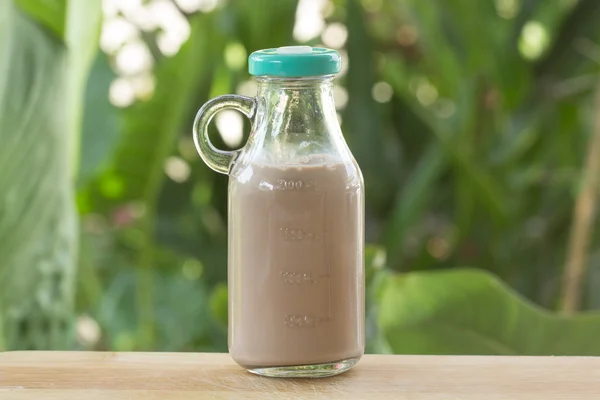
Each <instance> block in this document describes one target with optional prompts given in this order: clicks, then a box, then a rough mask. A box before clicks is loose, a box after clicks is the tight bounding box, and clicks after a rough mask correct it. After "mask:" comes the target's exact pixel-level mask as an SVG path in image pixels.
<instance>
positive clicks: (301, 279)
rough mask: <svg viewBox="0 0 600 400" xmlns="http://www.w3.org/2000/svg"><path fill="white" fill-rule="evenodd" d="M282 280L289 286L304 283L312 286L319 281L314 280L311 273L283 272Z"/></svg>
mask: <svg viewBox="0 0 600 400" xmlns="http://www.w3.org/2000/svg"><path fill="white" fill-rule="evenodd" d="M280 274H281V279H283V282H285V283H289V284H292V285H294V284H297V285H300V284H303V283H307V284H312V283H316V282H317V281H316V280H314V279H313V278H312V277H311V275H310V273H302V272H287V271H285V272H281V273H280Z"/></svg>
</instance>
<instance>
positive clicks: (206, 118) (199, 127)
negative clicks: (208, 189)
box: [194, 94, 256, 174]
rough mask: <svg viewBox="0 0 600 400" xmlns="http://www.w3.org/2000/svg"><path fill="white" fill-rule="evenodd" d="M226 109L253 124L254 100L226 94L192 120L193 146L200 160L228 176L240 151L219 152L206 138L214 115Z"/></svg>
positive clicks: (203, 108)
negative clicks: (241, 115)
mask: <svg viewBox="0 0 600 400" xmlns="http://www.w3.org/2000/svg"><path fill="white" fill-rule="evenodd" d="M226 109H233V110H237V111H239V112H241V113H242V114H244V115H245V116H246V117H248V118H249V119H250V122H254V121H253V119H254V114H255V111H256V99H255V98H253V97H247V96H239V95H235V94H226V95H223V96H219V97H215V98H214V99H211V100H209V101H208V102H206V104H204V105H203V106H202V108H200V110H199V111H198V114H196V119H195V120H194V144H195V145H196V150H198V154H200V157H202V160H204V162H205V163H206V165H208V166H209V167H210V168H212V169H213V170H215V171H217V172H220V173H222V174H228V173H229V171H230V170H231V166H232V165H233V162H234V161H235V159H236V157H237V156H238V154H239V152H240V150H234V151H226V150H219V149H217V148H216V147H215V146H213V144H212V143H211V142H210V139H209V138H208V124H209V123H210V121H211V119H212V118H213V117H214V116H215V114H216V113H218V112H219V111H222V110H226Z"/></svg>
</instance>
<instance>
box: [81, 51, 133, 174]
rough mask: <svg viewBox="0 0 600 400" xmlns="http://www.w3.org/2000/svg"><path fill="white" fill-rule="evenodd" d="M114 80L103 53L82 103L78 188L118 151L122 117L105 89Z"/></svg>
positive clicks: (97, 60) (89, 80) (99, 56)
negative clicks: (115, 150)
mask: <svg viewBox="0 0 600 400" xmlns="http://www.w3.org/2000/svg"><path fill="white" fill-rule="evenodd" d="M114 78H115V73H114V72H113V70H112V68H111V67H110V65H109V62H108V58H107V56H106V55H105V54H104V53H98V56H97V58H96V61H95V63H94V65H93V67H92V69H91V71H90V76H89V79H88V82H87V86H86V90H85V99H84V100H83V102H84V104H83V107H84V111H83V121H82V129H81V130H82V132H81V146H80V162H79V171H78V184H79V185H85V183H86V182H87V181H88V180H89V179H90V178H92V177H93V176H94V174H95V173H97V172H98V169H99V167H100V166H104V167H106V166H107V165H105V164H107V163H108V162H109V161H110V157H111V155H112V152H113V151H114V149H115V148H116V147H117V143H118V139H119V137H120V136H119V134H120V133H121V131H122V129H121V125H122V118H121V116H122V113H121V112H120V110H118V109H117V108H115V107H114V106H113V105H112V104H110V101H109V99H108V88H109V87H110V83H111V82H112V80H113V79H114Z"/></svg>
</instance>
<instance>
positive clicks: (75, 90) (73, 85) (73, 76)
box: [65, 0, 102, 176]
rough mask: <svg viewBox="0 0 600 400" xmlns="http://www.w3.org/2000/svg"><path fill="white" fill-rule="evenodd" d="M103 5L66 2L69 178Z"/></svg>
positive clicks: (75, 162) (74, 163)
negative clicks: (70, 163)
mask: <svg viewBox="0 0 600 400" xmlns="http://www.w3.org/2000/svg"><path fill="white" fill-rule="evenodd" d="M101 20H102V5H101V1H100V0H91V1H89V0H88V1H81V0H69V2H68V8H67V25H66V32H65V43H66V45H67V48H68V50H69V57H68V59H67V63H68V70H69V81H68V88H69V89H68V93H67V101H68V103H67V107H68V110H69V119H68V124H69V125H68V130H69V131H68V134H69V138H70V140H69V144H70V147H69V153H70V158H71V162H72V167H71V170H72V171H71V172H72V176H76V174H77V168H78V164H79V140H80V138H79V137H80V130H81V124H82V120H83V104H84V88H85V85H86V82H87V78H88V73H89V70H90V68H91V66H92V63H93V62H94V59H95V58H96V53H97V50H98V39H99V37H100V26H101Z"/></svg>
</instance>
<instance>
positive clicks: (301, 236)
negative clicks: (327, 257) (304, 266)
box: [279, 228, 321, 242]
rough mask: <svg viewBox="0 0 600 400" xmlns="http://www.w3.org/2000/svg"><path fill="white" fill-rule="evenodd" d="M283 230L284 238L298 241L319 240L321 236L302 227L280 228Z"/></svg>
mask: <svg viewBox="0 0 600 400" xmlns="http://www.w3.org/2000/svg"><path fill="white" fill-rule="evenodd" d="M279 230H280V231H281V233H282V235H283V238H284V239H285V240H287V241H290V242H298V241H302V240H307V241H311V240H319V239H320V238H321V237H320V236H319V235H318V234H316V233H314V232H311V231H305V230H302V229H294V228H279Z"/></svg>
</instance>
